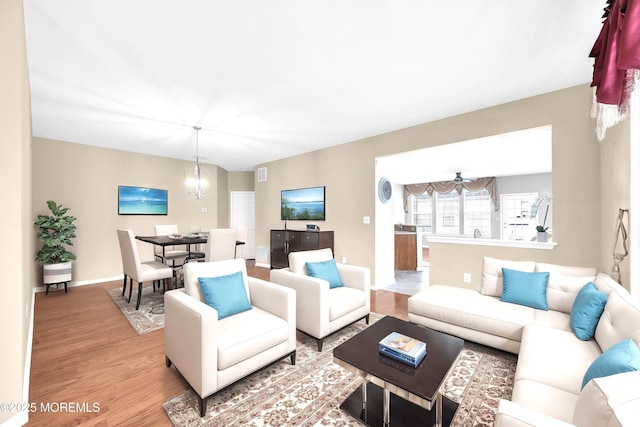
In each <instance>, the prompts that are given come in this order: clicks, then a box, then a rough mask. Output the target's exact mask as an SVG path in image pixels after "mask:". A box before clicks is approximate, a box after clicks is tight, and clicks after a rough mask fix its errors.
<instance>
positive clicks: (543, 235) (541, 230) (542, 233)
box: [531, 191, 552, 243]
mask: <svg viewBox="0 0 640 427" xmlns="http://www.w3.org/2000/svg"><path fill="white" fill-rule="evenodd" d="M545 200H546V202H547V209H546V210H545V212H544V219H543V220H542V225H538V226H536V231H537V232H538V236H537V240H538V242H542V243H544V242H547V241H548V240H549V233H547V230H548V229H549V227H547V226H546V225H547V215H548V214H549V206H550V205H551V200H552V198H551V194H549V193H547V192H546V191H545V192H543V193H542V195H541V196H539V197H538V198H536V201H535V202H534V203H533V206H532V207H531V217H532V218H535V217H536V215H537V214H538V209H539V208H540V205H541V204H542V202H544V201H545Z"/></svg>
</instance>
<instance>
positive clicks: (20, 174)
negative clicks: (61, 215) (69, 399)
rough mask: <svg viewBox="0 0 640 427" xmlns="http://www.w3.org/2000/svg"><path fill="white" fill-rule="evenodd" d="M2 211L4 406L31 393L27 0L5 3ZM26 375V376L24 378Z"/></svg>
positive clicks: (0, 79) (0, 16) (0, 419)
mask: <svg viewBox="0 0 640 427" xmlns="http://www.w3.org/2000/svg"><path fill="white" fill-rule="evenodd" d="M0 57H1V58H2V66H1V67H0V94H2V96H0V141H2V156H0V181H1V182H2V184H3V191H2V201H3V208H2V209H1V210H0V221H1V222H2V225H3V227H2V230H3V231H2V233H3V237H4V238H5V240H6V241H5V250H4V251H3V257H2V265H3V269H2V281H1V282H0V288H1V293H2V298H1V299H0V324H1V325H2V326H3V327H2V331H1V332H0V342H2V351H0V384H1V385H2V386H1V387H0V402H3V403H9V402H22V401H23V398H24V397H25V396H26V393H27V392H28V390H26V388H27V387H28V382H24V380H25V379H26V378H27V376H28V372H27V370H28V368H29V364H28V363H29V358H30V356H31V355H30V347H29V343H30V336H29V335H30V334H29V333H30V319H31V307H32V302H33V292H32V290H31V277H30V273H31V265H32V264H33V261H32V259H33V250H32V247H31V244H30V242H31V240H30V237H31V227H30V225H31V208H30V197H29V191H30V187H31V180H30V176H31V171H30V161H29V156H30V148H31V147H30V144H31V107H30V91H29V73H28V70H27V60H26V48H25V34H24V17H23V7H22V1H20V0H4V1H1V2H0ZM25 373H26V375H25ZM9 419H11V421H10V422H11V423H12V424H13V425H21V424H24V423H25V422H26V420H27V414H26V413H24V412H22V413H15V412H13V413H12V412H9V411H2V412H0V424H2V423H4V422H5V421H7V420H9Z"/></svg>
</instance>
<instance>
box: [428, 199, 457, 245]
mask: <svg viewBox="0 0 640 427" xmlns="http://www.w3.org/2000/svg"><path fill="white" fill-rule="evenodd" d="M434 194H435V196H436V197H435V199H436V230H435V232H436V233H437V234H448V235H452V234H460V195H459V194H458V193H457V192H456V191H452V192H451V193H445V194H442V193H434Z"/></svg>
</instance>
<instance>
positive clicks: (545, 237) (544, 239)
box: [538, 231, 549, 243]
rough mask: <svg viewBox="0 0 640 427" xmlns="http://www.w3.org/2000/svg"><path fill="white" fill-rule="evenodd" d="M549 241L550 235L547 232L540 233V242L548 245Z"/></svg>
mask: <svg viewBox="0 0 640 427" xmlns="http://www.w3.org/2000/svg"><path fill="white" fill-rule="evenodd" d="M548 241H549V233H547V232H546V231H538V242H540V243H546V242H548Z"/></svg>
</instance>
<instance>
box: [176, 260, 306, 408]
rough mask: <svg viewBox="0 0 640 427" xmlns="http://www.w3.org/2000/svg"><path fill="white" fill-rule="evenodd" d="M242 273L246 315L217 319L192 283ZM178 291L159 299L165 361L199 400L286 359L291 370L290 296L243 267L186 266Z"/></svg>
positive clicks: (292, 326) (235, 264)
mask: <svg viewBox="0 0 640 427" xmlns="http://www.w3.org/2000/svg"><path fill="white" fill-rule="evenodd" d="M236 272H242V278H243V280H244V287H245V291H246V294H247V297H248V299H249V302H250V305H251V309H249V310H247V311H242V312H240V313H237V314H232V315H230V316H228V317H224V318H223V319H220V320H219V319H218V311H217V310H216V309H214V308H213V307H211V306H209V305H207V304H206V303H205V302H204V301H205V299H204V297H203V293H202V290H201V287H200V284H199V282H198V278H202V277H220V276H226V275H229V274H233V273H236ZM184 283H185V287H184V289H177V290H173V291H170V292H167V293H165V328H164V332H165V355H166V363H167V367H170V366H171V365H172V364H173V365H175V367H176V369H177V370H178V371H179V372H180V374H181V375H182V376H183V377H184V378H185V379H186V380H187V382H188V383H189V385H190V386H191V387H192V388H193V390H194V391H195V392H196V394H197V395H198V396H199V397H200V415H201V416H204V415H205V413H206V409H207V406H206V403H207V399H208V398H209V397H210V396H211V395H213V394H215V393H217V392H218V391H220V390H222V389H224V388H226V387H228V386H230V385H231V384H233V383H235V382H237V381H238V380H241V379H243V378H245V377H246V376H248V375H250V374H252V373H253V372H255V371H257V370H259V369H261V368H263V367H265V366H268V365H270V364H272V363H275V362H278V361H280V360H281V359H283V358H285V357H287V356H289V357H290V358H291V364H294V365H295V356H296V323H295V320H296V319H295V318H296V312H295V310H296V308H295V292H294V291H292V290H291V289H288V288H285V287H283V286H278V285H274V284H273V283H269V282H267V281H264V280H260V279H256V278H253V277H248V276H247V270H246V262H245V260H243V259H231V260H227V261H219V262H201V263H187V264H186V265H185V267H184Z"/></svg>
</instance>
